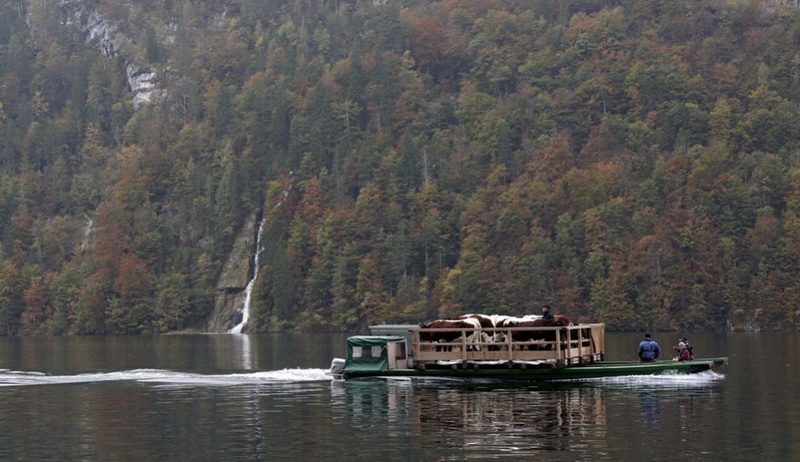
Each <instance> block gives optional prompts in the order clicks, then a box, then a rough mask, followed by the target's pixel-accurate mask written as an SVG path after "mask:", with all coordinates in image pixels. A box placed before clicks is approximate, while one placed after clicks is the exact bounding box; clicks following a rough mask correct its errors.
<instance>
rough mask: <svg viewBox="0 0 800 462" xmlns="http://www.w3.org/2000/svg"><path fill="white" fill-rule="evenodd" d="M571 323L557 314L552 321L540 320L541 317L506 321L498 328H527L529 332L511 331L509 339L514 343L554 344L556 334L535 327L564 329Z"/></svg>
mask: <svg viewBox="0 0 800 462" xmlns="http://www.w3.org/2000/svg"><path fill="white" fill-rule="evenodd" d="M571 325H572V321H570V319H569V318H568V317H566V316H564V315H560V314H557V315H555V316H553V319H542V317H541V316H538V317H535V318H533V319H531V318H528V319H525V318H522V319H519V318H517V319H506V320H504V321H503V323H502V325H501V326H499V327H518V328H519V327H528V328H531V330H513V331H511V339H512V340H513V341H515V342H530V341H546V342H554V341H555V340H556V333H555V331H552V330H537V329H535V328H537V327H566V326H571Z"/></svg>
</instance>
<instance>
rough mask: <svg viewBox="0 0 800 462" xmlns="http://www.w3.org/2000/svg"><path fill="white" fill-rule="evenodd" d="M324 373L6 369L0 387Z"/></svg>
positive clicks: (281, 379) (279, 378)
mask: <svg viewBox="0 0 800 462" xmlns="http://www.w3.org/2000/svg"><path fill="white" fill-rule="evenodd" d="M326 372H327V369H282V370H277V371H263V372H252V373H244V374H193V373H187V372H176V371H169V370H160V369H135V370H130V371H116V372H97V373H88V374H76V375H48V374H44V373H42V372H27V371H11V370H7V369H6V370H0V387H12V386H23V385H59V384H62V385H63V384H75V383H99V382H124V381H128V382H138V383H159V384H182V385H186V384H196V385H205V386H230V385H257V384H269V383H292V382H313V381H327V380H330V379H331V378H330V376H329V375H327V374H326Z"/></svg>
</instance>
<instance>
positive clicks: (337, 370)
mask: <svg viewBox="0 0 800 462" xmlns="http://www.w3.org/2000/svg"><path fill="white" fill-rule="evenodd" d="M329 373H330V375H331V376H332V377H333V379H334V380H342V379H344V376H343V374H344V359H342V358H333V361H331V370H330V372H329Z"/></svg>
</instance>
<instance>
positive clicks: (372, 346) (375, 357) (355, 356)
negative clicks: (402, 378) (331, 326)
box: [344, 335, 406, 372]
mask: <svg viewBox="0 0 800 462" xmlns="http://www.w3.org/2000/svg"><path fill="white" fill-rule="evenodd" d="M405 340H406V338H405V337H401V336H386V337H377V336H367V335H359V336H355V337H350V338H348V339H347V358H346V360H345V364H344V370H345V371H346V372H382V371H388V370H389V355H388V353H387V349H386V344H388V343H389V342H405Z"/></svg>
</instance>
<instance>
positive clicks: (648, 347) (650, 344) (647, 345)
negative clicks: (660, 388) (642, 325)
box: [639, 334, 661, 363]
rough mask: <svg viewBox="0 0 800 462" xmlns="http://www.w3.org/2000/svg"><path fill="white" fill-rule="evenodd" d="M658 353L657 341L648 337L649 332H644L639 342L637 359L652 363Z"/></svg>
mask: <svg viewBox="0 0 800 462" xmlns="http://www.w3.org/2000/svg"><path fill="white" fill-rule="evenodd" d="M660 353H661V351H660V350H659V348H658V343H656V342H655V340H653V338H652V337H650V334H644V340H642V343H640V344H639V360H640V361H641V362H643V363H652V362H655V360H656V359H657V358H658V355H659V354H660Z"/></svg>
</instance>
